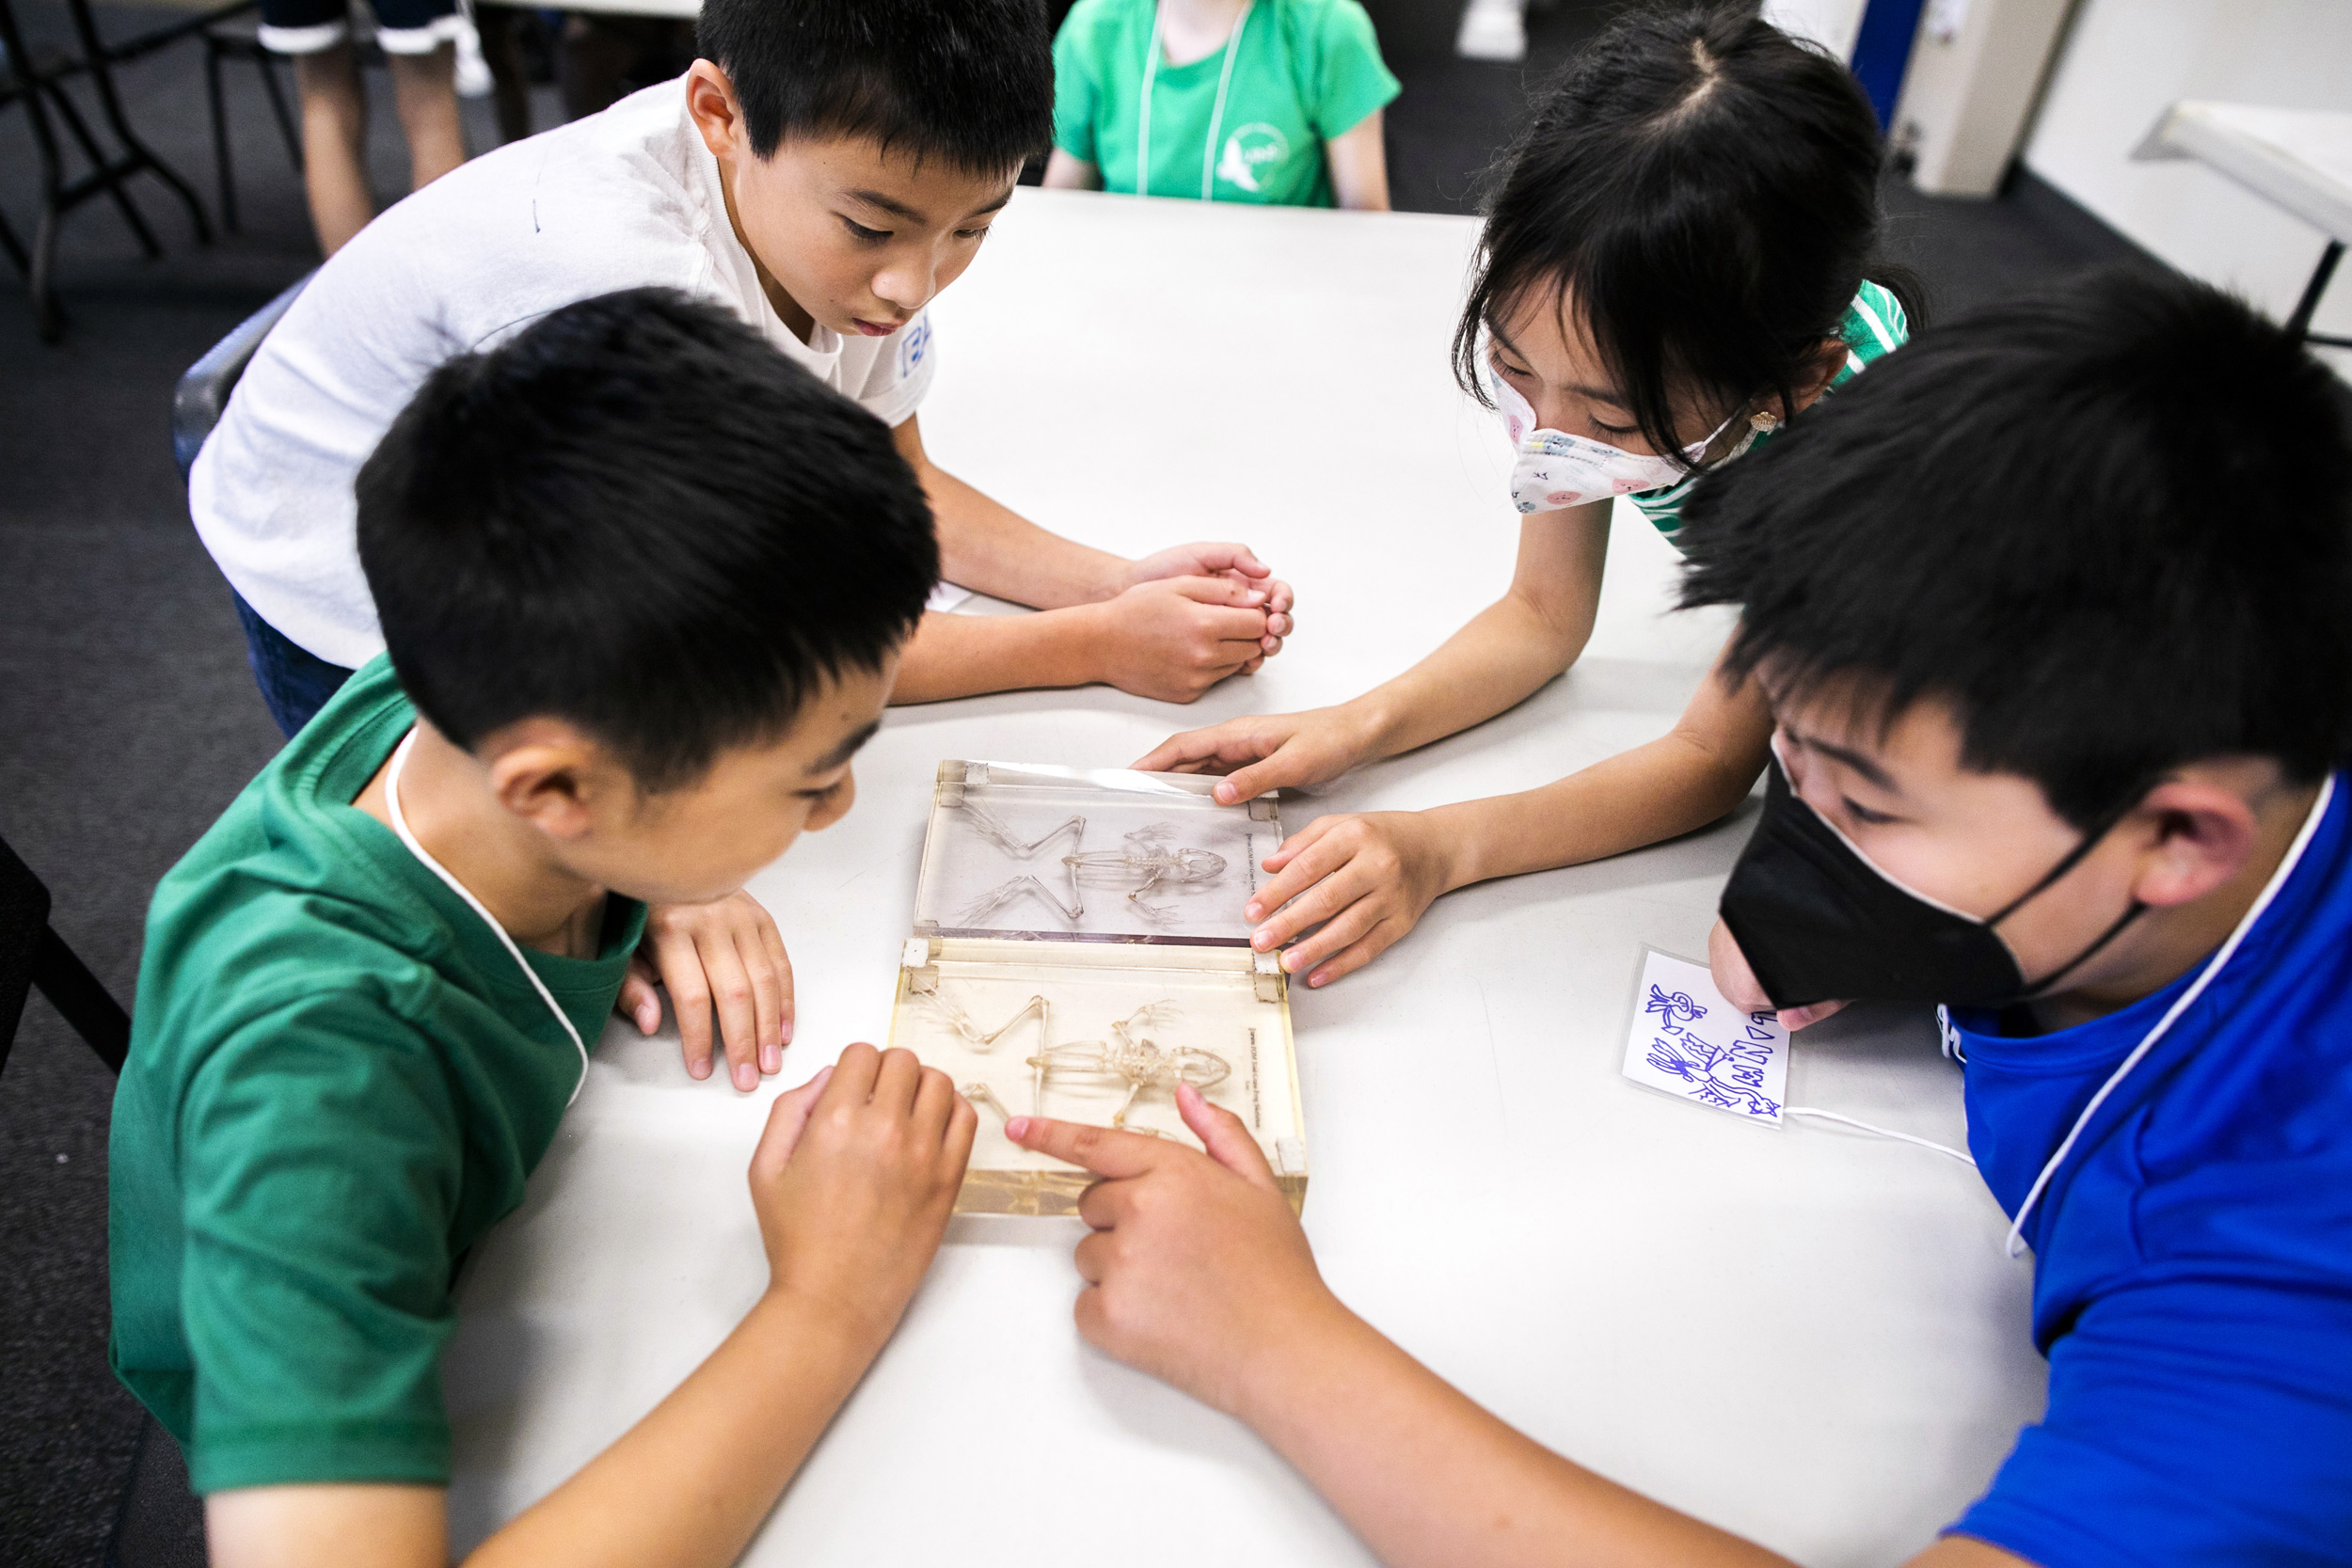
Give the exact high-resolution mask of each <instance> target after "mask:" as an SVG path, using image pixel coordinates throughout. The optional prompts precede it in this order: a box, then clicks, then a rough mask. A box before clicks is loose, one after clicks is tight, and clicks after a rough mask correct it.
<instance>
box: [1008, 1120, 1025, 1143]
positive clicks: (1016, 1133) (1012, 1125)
mask: <svg viewBox="0 0 2352 1568" xmlns="http://www.w3.org/2000/svg"><path fill="white" fill-rule="evenodd" d="M1028 1131H1029V1118H1028V1117H1013V1118H1012V1119H1011V1120H1010V1121H1009V1122H1007V1123H1005V1136H1006V1137H1008V1138H1010V1139H1012V1140H1013V1141H1015V1142H1016V1143H1017V1142H1019V1141H1020V1140H1021V1138H1022V1137H1023V1136H1024V1135H1025V1134H1026V1133H1027V1132H1028Z"/></svg>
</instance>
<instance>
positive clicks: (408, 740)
mask: <svg viewBox="0 0 2352 1568" xmlns="http://www.w3.org/2000/svg"><path fill="white" fill-rule="evenodd" d="M416 743H417V732H416V731H415V729H413V728H411V729H410V730H409V732H408V733H407V734H406V735H405V736H402V737H401V742H400V744H399V745H398V746H396V747H394V748H393V750H392V766H391V769H390V771H389V772H387V773H386V774H385V775H384V809H385V815H386V816H389V817H390V818H391V819H392V832H396V833H398V834H399V835H400V841H401V842H402V843H403V844H405V845H406V846H408V852H409V853H410V854H412V855H414V856H416V857H417V859H419V860H421V861H422V862H423V863H424V868H425V869H426V870H427V871H430V872H432V873H433V875H435V876H436V877H438V878H439V879H441V880H442V881H443V882H445V883H446V884H448V887H449V890H450V891H451V892H452V893H453V894H455V895H457V896H458V897H460V898H463V899H464V900H465V901H466V905H467V907H468V908H469V909H470V910H472V911H473V912H474V913H476V914H478V915H480V916H481V917H482V923H483V924H484V925H485V926H487V927H490V934H491V935H492V936H494V937H496V938H498V939H499V942H500V944H501V945H502V946H503V947H504V948H505V949H506V952H507V956H508V957H510V958H513V959H514V960H515V967H516V969H519V970H521V971H522V972H523V978H524V979H526V980H528V981H530V982H531V989H532V990H535V991H537V992H538V993H539V1000H540V1001H542V1002H544V1003H546V1004H547V1005H548V1011H549V1012H551V1013H553V1014H554V1015H555V1022H558V1023H560V1024H562V1025H563V1026H564V1034H565V1035H567V1036H569V1037H570V1038H571V1042H572V1049H573V1050H574V1051H577V1052H579V1053H580V1082H579V1083H577V1084H574V1085H572V1092H571V1095H570V1097H569V1098H568V1099H566V1100H565V1101H564V1105H565V1106H566V1107H568V1106H569V1105H570V1104H571V1102H572V1101H574V1100H578V1099H579V1098H580V1087H581V1085H585V1084H586V1083H587V1082H588V1048H587V1047H586V1046H585V1045H582V1044H581V1043H580V1031H579V1030H578V1029H575V1028H573V1027H572V1021H571V1020H570V1019H569V1018H568V1017H566V1016H565V1015H564V1009H563V1008H561V1007H559V1006H556V1005H555V997H554V995H553V994H552V993H550V992H549V991H548V983H547V982H546V981H545V980H542V979H540V978H539V972H538V971H537V970H535V969H533V968H532V967H531V965H530V963H529V962H528V961H527V960H526V959H525V958H523V950H522V949H521V948H519V947H517V946H516V945H515V939H514V938H513V937H510V936H508V935H507V934H506V927H503V926H501V925H500V924H499V923H498V921H497V919H496V918H495V917H493V916H492V915H491V913H490V911H488V910H486V909H485V908H484V907H483V904H482V900H481V899H479V898H476V897H475V896H474V895H473V894H472V893H471V892H469V890H468V889H467V887H466V884H465V883H463V882H461V881H459V880H458V879H456V878H454V877H453V876H451V875H450V874H449V868H448V867H447V866H445V865H443V864H442V863H440V862H439V861H437V860H435V859H434V858H433V857H432V856H431V855H428V854H426V853H425V851H424V846H423V845H421V844H419V843H418V842H417V835H416V834H414V833H412V832H409V831H408V819H407V818H406V817H405V816H402V815H401V811H400V770H401V768H403V767H404V766H405V764H406V763H407V761H408V748H409V747H411V746H413V745H415V744H416Z"/></svg>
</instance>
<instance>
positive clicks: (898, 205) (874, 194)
mask: <svg viewBox="0 0 2352 1568" xmlns="http://www.w3.org/2000/svg"><path fill="white" fill-rule="evenodd" d="M846 194H847V195H848V197H849V198H850V200H852V201H862V202H864V203H865V204H866V206H868V207H879V208H881V209H882V211H883V212H885V213H888V214H890V215H891V216H892V217H898V218H904V219H906V220H907V221H908V222H909V223H925V222H928V221H930V220H929V219H927V218H925V217H924V216H923V214H920V213H918V212H916V211H915V210H914V208H912V207H910V206H908V205H907V204H906V203H905V202H903V201H900V200H899V199H898V198H896V197H891V196H884V195H883V194H882V192H880V191H850V192H848V193H846Z"/></svg>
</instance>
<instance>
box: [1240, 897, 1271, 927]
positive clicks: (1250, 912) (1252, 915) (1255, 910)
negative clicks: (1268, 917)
mask: <svg viewBox="0 0 2352 1568" xmlns="http://www.w3.org/2000/svg"><path fill="white" fill-rule="evenodd" d="M1241 912H1242V917H1243V918H1244V919H1247V920H1256V919H1258V918H1260V917H1261V916H1263V914H1264V913H1265V910H1264V908H1263V906H1262V905H1258V904H1252V905H1250V906H1249V907H1248V909H1246V910H1244V911H1241ZM1261 934H1263V933H1261Z"/></svg>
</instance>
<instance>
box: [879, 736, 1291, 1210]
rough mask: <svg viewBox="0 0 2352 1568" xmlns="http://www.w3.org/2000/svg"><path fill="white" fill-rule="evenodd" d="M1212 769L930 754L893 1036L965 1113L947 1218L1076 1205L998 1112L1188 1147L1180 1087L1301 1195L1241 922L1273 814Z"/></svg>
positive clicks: (1268, 1002)
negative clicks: (941, 1080) (972, 1128)
mask: <svg viewBox="0 0 2352 1568" xmlns="http://www.w3.org/2000/svg"><path fill="white" fill-rule="evenodd" d="M1212 783H1213V781H1211V780H1207V779H1196V778H1191V777H1186V776H1181V775H1173V774H1159V773H1133V772H1126V771H1123V770H1120V769H1108V768H1106V769H1096V770H1090V771H1087V770H1079V769H1074V768H1047V767H1035V766H1029V765H1021V764H1008V763H978V762H945V763H942V764H940V768H939V785H938V789H937V792H936V795H935V797H934V800H933V803H932V808H931V819H930V832H929V835H928V837H927V838H926V840H925V843H924V847H923V870H922V880H921V884H920V887H919V889H918V891H917V893H916V896H915V917H916V918H915V923H914V935H913V936H912V937H910V938H909V940H908V942H907V943H906V950H905V952H904V953H903V954H902V955H901V957H900V966H899V970H898V998H897V1001H896V1003H895V1005H894V1006H893V1007H892V1011H891V1022H890V1043H891V1044H892V1045H894V1046H901V1047H904V1048H905V1049H907V1050H910V1051H912V1052H914V1053H915V1054H916V1055H917V1056H920V1057H921V1058H922V1059H923V1060H924V1062H926V1063H927V1064H929V1065H930V1066H932V1067H936V1068H939V1069H943V1070H944V1071H946V1073H947V1074H948V1076H950V1077H951V1078H953V1079H954V1080H955V1082H956V1086H957V1087H958V1088H959V1089H960V1090H961V1092H962V1093H963V1095H964V1097H965V1098H966V1099H967V1100H969V1101H971V1102H972V1104H973V1107H974V1109H976V1110H977V1111H978V1112H979V1114H980V1125H979V1133H978V1138H977V1142H976V1144H975V1145H974V1148H973V1152H972V1164H971V1167H970V1170H969V1172H968V1173H967V1174H966V1176H965V1178H964V1183H963V1191H962V1193H961V1196H959V1197H958V1199H957V1204H956V1208H957V1210H958V1212H962V1213H995V1214H1061V1213H1069V1212H1073V1211H1074V1210H1075V1209H1076V1207H1077V1202H1078V1197H1079V1196H1080V1195H1081V1194H1083V1193H1084V1192H1085V1191H1086V1189H1087V1185H1088V1183H1089V1181H1090V1180H1092V1179H1091V1178H1090V1177H1089V1176H1088V1175H1087V1173H1086V1172H1084V1171H1082V1170H1079V1169H1078V1168H1076V1167H1075V1166H1072V1165H1066V1164H1061V1163H1060V1162H1059V1161H1057V1160H1052V1159H1049V1158H1047V1157H1046V1156H1044V1155H1041V1154H1035V1153H1031V1152H1030V1151H1029V1150H1027V1149H1025V1148H1020V1147H1019V1146H1017V1145H1015V1144H1014V1143H1012V1142H1011V1141H1010V1140H1009V1138H1007V1137H1006V1136H1005V1123H1006V1122H1007V1121H1008V1120H1009V1119H1010V1118H1011V1117H1017V1116H1047V1117H1056V1118H1057V1119H1059V1120H1062V1121H1075V1122H1086V1123H1090V1124H1093V1125H1095V1126H1100V1127H1110V1128H1117V1129H1120V1130H1122V1131H1125V1132H1136V1133H1140V1134H1144V1135H1147V1136H1151V1137H1159V1138H1168V1139H1171V1140H1174V1141H1177V1142H1180V1143H1184V1144H1187V1145H1190V1146H1191V1147H1193V1148H1199V1147H1200V1140H1199V1139H1198V1138H1196V1137H1194V1136H1193V1134H1192V1132H1191V1131H1190V1130H1189V1129H1188V1128H1186V1127H1185V1126H1184V1121H1183V1118H1182V1117H1180V1116H1179V1115H1178V1114H1177V1109H1176V1089H1177V1086H1178V1085H1182V1084H1190V1085H1192V1086H1193V1087H1194V1088H1196V1089H1198V1090H1200V1093H1201V1094H1202V1095H1204V1096H1205V1097H1207V1099H1208V1100H1209V1101H1210V1102H1211V1103H1213V1104H1216V1105H1220V1106H1222V1107H1224V1108H1225V1109H1227V1110H1229V1111H1231V1112H1232V1113H1233V1114H1234V1115H1235V1116H1237V1117H1240V1118H1241V1119H1242V1122H1243V1125H1245V1126H1246V1127H1248V1129H1249V1131H1250V1132H1251V1134H1252V1135H1253V1136H1255V1137H1256V1139H1257V1140H1258V1146H1259V1148H1262V1149H1263V1150H1264V1152H1265V1156H1266V1163H1267V1164H1269V1165H1271V1166H1272V1167H1273V1168H1274V1172H1275V1176H1276V1179H1277V1180H1279V1182H1280V1184H1281V1187H1282V1190H1283V1192H1284V1193H1285V1194H1286V1195H1287V1196H1289V1198H1290V1200H1291V1203H1292V1206H1293V1207H1294V1208H1295V1207H1297V1206H1298V1205H1300V1204H1301V1203H1303V1202H1304V1200H1305V1197H1306V1191H1307V1141H1306V1122H1305V1117H1304V1116H1303V1114H1302V1112H1301V1108H1300V1105H1299V1096H1298V1065H1297V1058H1296V1055H1295V1052H1294V1049H1293V1044H1292V1039H1291V1024H1290V999H1289V977H1288V976H1287V975H1285V974H1283V973H1282V972H1281V968H1280V965H1279V963H1278V962H1277V961H1276V958H1275V956H1274V955H1273V954H1270V953H1255V952H1252V951H1251V950H1250V949H1249V947H1248V934H1249V928H1250V927H1249V923H1248V921H1246V920H1244V919H1243V918H1242V917H1241V910H1242V906H1243V905H1244V904H1245V903H1247V902H1248V896H1249V894H1250V893H1251V892H1252V891H1253V890H1254V889H1255V888H1256V887H1257V885H1258V882H1259V879H1260V878H1261V875H1262V874H1261V873H1260V872H1259V870H1258V863H1259V862H1260V861H1262V860H1263V858H1264V857H1265V856H1267V855H1269V854H1271V853H1273V851H1274V849H1275V847H1277V846H1278V845H1279V844H1280V842H1281V827H1280V824H1279V822H1277V821H1276V820H1275V816H1274V808H1273V803H1272V802H1271V801H1270V800H1267V801H1258V802H1253V803H1252V804H1251V805H1248V806H1220V805H1218V804H1217V803H1216V801H1215V800H1213V799H1211V798H1210V796H1209V793H1208V791H1209V787H1210V785H1211V784H1212Z"/></svg>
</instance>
